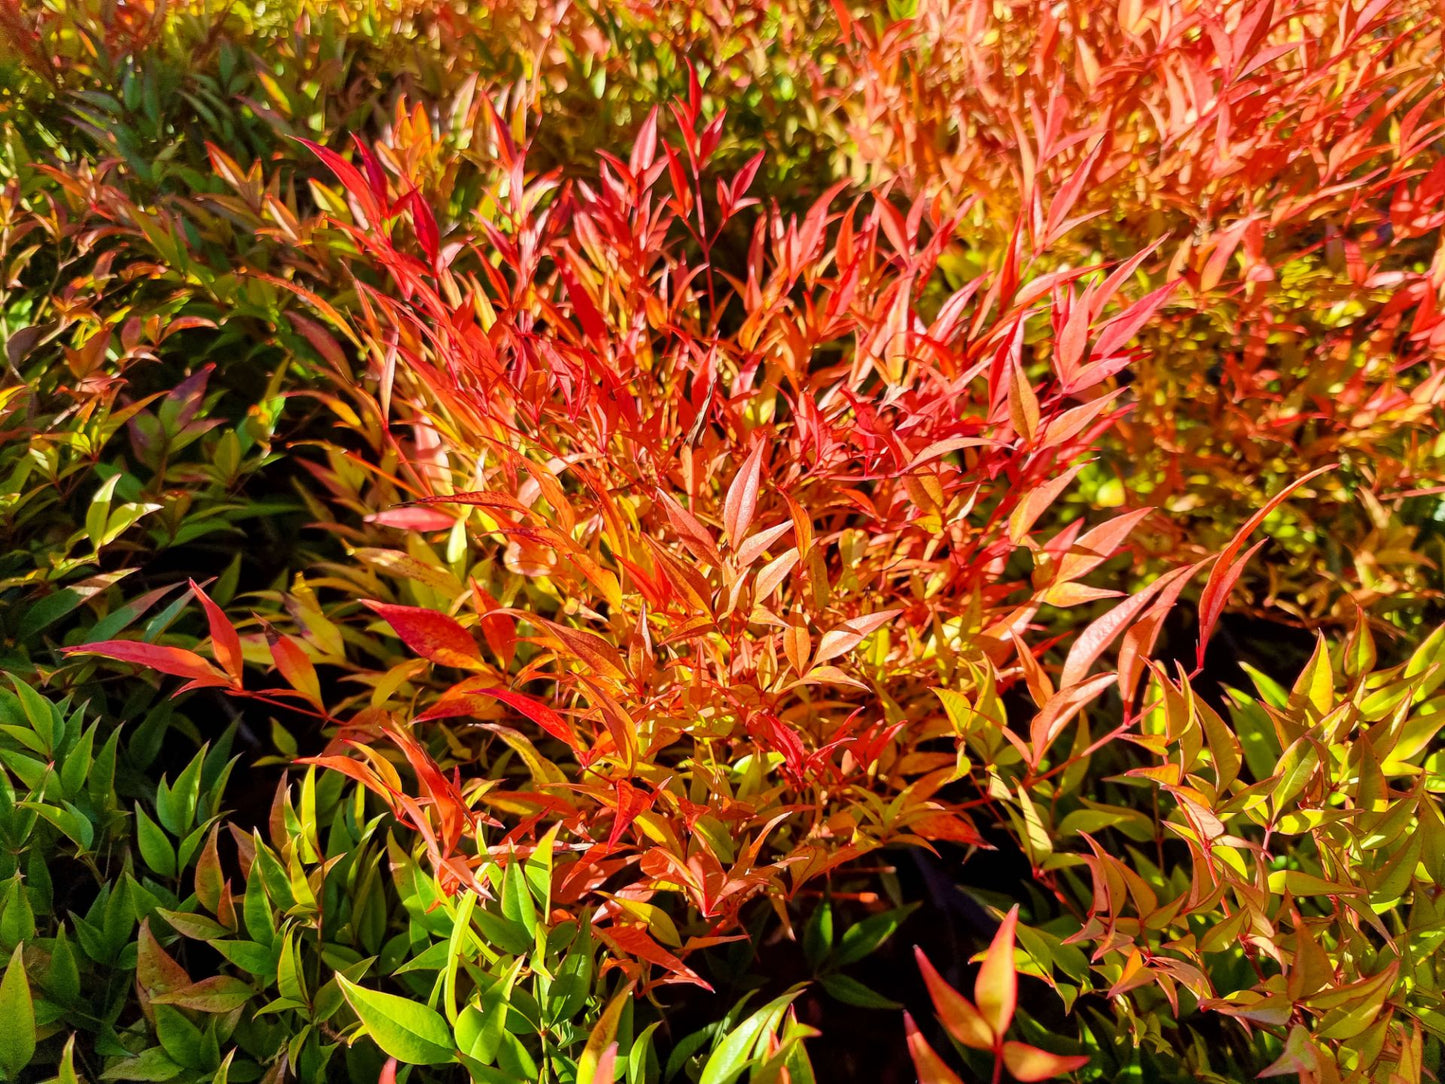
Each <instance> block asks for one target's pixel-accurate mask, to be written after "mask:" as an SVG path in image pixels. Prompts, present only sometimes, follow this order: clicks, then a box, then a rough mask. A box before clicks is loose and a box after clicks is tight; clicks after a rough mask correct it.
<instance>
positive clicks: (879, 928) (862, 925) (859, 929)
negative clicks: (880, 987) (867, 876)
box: [833, 903, 918, 967]
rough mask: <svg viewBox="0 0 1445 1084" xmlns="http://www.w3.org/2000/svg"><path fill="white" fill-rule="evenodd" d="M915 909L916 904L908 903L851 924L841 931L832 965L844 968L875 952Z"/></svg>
mask: <svg viewBox="0 0 1445 1084" xmlns="http://www.w3.org/2000/svg"><path fill="white" fill-rule="evenodd" d="M917 907H918V904H916V903H910V904H909V905H908V906H906V907H895V908H893V910H891V911H884V912H883V913H882V914H881V915H870V916H869V917H868V918H865V919H864V920H863V921H862V922H855V923H853V925H851V926H849V927H848V928H847V929H846V930H844V931H843V937H842V938H841V939H840V941H839V942H838V951H837V953H836V954H835V955H834V957H833V962H834V964H836V965H837V966H838V967H846V966H847V965H848V964H851V963H856V962H857V961H859V960H861V959H863V958H864V957H865V956H868V955H869V954H871V953H872V952H874V951H876V950H877V949H878V947H879V946H880V945H882V944H883V942H885V941H887V940H888V939H889V938H890V937H892V936H893V934H894V933H895V932H896V931H897V929H898V927H899V926H901V925H903V920H904V919H906V918H907V917H908V916H909V915H911V914H912V913H913V912H914V910H915V909H916V908H917Z"/></svg>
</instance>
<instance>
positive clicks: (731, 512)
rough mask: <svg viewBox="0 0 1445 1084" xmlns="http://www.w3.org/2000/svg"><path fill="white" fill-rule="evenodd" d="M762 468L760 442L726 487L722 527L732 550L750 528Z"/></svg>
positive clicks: (739, 543)
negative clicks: (730, 483)
mask: <svg viewBox="0 0 1445 1084" xmlns="http://www.w3.org/2000/svg"><path fill="white" fill-rule="evenodd" d="M762 468H763V445H762V444H761V442H760V443H759V444H758V446H757V447H756V448H754V449H753V452H752V455H750V456H748V458H747V459H746V460H745V461H744V462H743V465H742V467H741V468H740V469H739V470H738V472H737V474H736V475H735V476H734V477H733V481H732V485H730V486H728V494H727V497H726V499H725V500H724V501H723V527H724V529H725V530H726V531H727V533H728V541H729V542H731V543H732V545H733V548H734V549H736V548H737V547H738V546H740V545H742V541H743V536H744V535H746V534H747V533H748V528H749V527H751V526H752V523H753V513H754V512H755V511H756V510H757V507H758V481H759V478H760V477H761V473H762Z"/></svg>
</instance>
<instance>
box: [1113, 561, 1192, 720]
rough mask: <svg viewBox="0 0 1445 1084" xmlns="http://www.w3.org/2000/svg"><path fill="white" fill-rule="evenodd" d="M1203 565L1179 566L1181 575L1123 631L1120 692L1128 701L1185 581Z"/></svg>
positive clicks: (1120, 655) (1132, 699)
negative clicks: (1182, 567)
mask: <svg viewBox="0 0 1445 1084" xmlns="http://www.w3.org/2000/svg"><path fill="white" fill-rule="evenodd" d="M1203 567H1204V563H1203V562H1200V563H1199V564H1197V565H1192V566H1190V567H1189V568H1185V569H1180V570H1179V575H1178V576H1177V577H1176V578H1175V579H1173V580H1172V581H1171V582H1170V583H1168V584H1167V585H1166V586H1165V587H1164V589H1163V590H1161V591H1160V592H1159V597H1158V598H1156V599H1155V600H1154V603H1153V605H1151V606H1150V607H1149V609H1148V610H1147V611H1145V613H1144V616H1143V617H1141V618H1140V619H1139V621H1138V622H1137V623H1136V624H1135V625H1134V627H1133V628H1131V629H1130V630H1129V631H1128V632H1126V633H1125V634H1124V642H1123V643H1122V644H1120V645H1119V696H1120V698H1121V699H1122V700H1123V701H1124V703H1125V704H1131V703H1133V701H1134V689H1135V687H1136V686H1137V685H1138V684H1139V679H1140V678H1141V677H1143V676H1144V667H1145V664H1146V663H1147V662H1148V660H1149V656H1150V655H1152V654H1153V652H1154V642H1155V641H1156V640H1157V639H1158V638H1159V630H1160V629H1161V628H1162V627H1163V625H1164V619H1165V618H1166V617H1168V616H1169V611H1170V610H1172V609H1173V608H1174V603H1175V602H1177V601H1178V599H1179V594H1180V592H1181V591H1183V590H1184V585H1185V584H1187V583H1188V582H1189V581H1190V580H1191V579H1193V578H1194V574H1195V573H1196V572H1198V571H1199V570H1200V569H1201V568H1203ZM1161 578H1165V579H1167V578H1168V577H1161Z"/></svg>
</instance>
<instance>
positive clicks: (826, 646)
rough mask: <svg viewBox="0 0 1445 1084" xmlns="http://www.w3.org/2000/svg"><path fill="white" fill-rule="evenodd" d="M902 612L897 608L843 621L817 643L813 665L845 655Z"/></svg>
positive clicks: (824, 634)
mask: <svg viewBox="0 0 1445 1084" xmlns="http://www.w3.org/2000/svg"><path fill="white" fill-rule="evenodd" d="M902 612H903V610H902V609H899V608H895V609H892V610H880V611H879V612H878V613H876V614H868V615H867V616H865V617H855V618H852V619H851V620H849V621H844V622H843V623H842V624H841V625H839V626H838V627H837V628H836V629H829V630H828V631H827V632H825V633H823V636H822V638H821V639H820V640H819V641H818V653H817V654H816V655H815V656H813V665H814V666H817V665H818V664H819V663H823V662H827V661H828V660H829V659H836V658H837V657H838V656H839V655H845V654H847V653H848V652H849V651H852V650H853V649H854V648H855V647H857V646H858V645H859V644H860V643H862V642H863V640H864V638H865V637H867V636H868V635H869V634H871V633H872V632H874V631H876V630H877V629H878V628H880V627H881V626H882V625H884V624H885V623H886V622H887V621H888V620H889V619H890V618H893V617H897V616H898V615H899V614H901V613H902Z"/></svg>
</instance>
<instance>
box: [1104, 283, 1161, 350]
mask: <svg viewBox="0 0 1445 1084" xmlns="http://www.w3.org/2000/svg"><path fill="white" fill-rule="evenodd" d="M1174 289H1175V283H1172V282H1171V283H1169V285H1167V286H1161V287H1159V289H1157V290H1155V291H1154V292H1153V293H1151V294H1148V295H1147V296H1145V297H1142V298H1140V299H1139V300H1138V301H1136V302H1134V304H1132V305H1130V306H1129V307H1128V308H1127V309H1125V310H1124V311H1123V312H1122V313H1121V314H1120V315H1118V316H1117V317H1115V318H1114V319H1113V320H1111V321H1109V323H1108V324H1107V325H1106V326H1105V327H1104V329H1103V331H1101V332H1100V333H1099V338H1098V341H1097V342H1096V343H1095V344H1094V351H1093V352H1094V355H1095V356H1096V357H1099V358H1107V357H1111V356H1112V355H1113V354H1115V353H1116V352H1117V351H1119V350H1120V349H1121V348H1122V347H1123V346H1124V345H1125V344H1126V343H1128V341H1129V340H1130V339H1132V338H1133V337H1134V336H1135V335H1137V334H1138V333H1139V329H1140V328H1142V327H1143V326H1144V325H1145V324H1147V323H1148V322H1149V319H1150V317H1152V316H1153V315H1154V314H1155V313H1156V312H1158V311H1159V307H1160V306H1161V305H1163V304H1164V302H1165V301H1167V300H1169V295H1170V294H1172V293H1173V292H1174Z"/></svg>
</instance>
